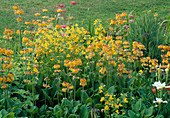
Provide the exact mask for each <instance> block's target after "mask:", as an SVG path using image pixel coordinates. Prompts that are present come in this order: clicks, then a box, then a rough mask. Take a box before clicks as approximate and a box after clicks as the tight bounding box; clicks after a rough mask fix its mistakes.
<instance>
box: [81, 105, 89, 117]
mask: <svg viewBox="0 0 170 118" xmlns="http://www.w3.org/2000/svg"><path fill="white" fill-rule="evenodd" d="M88 116H89V112H88V109H87V106H86V105H82V106H81V107H80V118H88Z"/></svg>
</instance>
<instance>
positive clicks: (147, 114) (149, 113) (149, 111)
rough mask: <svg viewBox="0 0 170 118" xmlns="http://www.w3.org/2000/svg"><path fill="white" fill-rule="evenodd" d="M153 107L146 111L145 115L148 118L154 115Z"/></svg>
mask: <svg viewBox="0 0 170 118" xmlns="http://www.w3.org/2000/svg"><path fill="white" fill-rule="evenodd" d="M153 109H154V108H153V106H151V107H150V108H148V109H146V110H145V115H146V116H151V115H152V114H153Z"/></svg>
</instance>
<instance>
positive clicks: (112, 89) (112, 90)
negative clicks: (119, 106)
mask: <svg viewBox="0 0 170 118" xmlns="http://www.w3.org/2000/svg"><path fill="white" fill-rule="evenodd" d="M107 92H108V93H109V94H111V95H114V93H115V92H116V89H115V87H114V86H111V87H110V88H109V89H108V90H107Z"/></svg>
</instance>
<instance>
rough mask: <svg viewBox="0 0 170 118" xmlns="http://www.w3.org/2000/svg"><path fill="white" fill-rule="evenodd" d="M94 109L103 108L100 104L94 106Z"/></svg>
mask: <svg viewBox="0 0 170 118" xmlns="http://www.w3.org/2000/svg"><path fill="white" fill-rule="evenodd" d="M94 107H95V108H96V109H102V108H103V105H102V104H95V105H94Z"/></svg>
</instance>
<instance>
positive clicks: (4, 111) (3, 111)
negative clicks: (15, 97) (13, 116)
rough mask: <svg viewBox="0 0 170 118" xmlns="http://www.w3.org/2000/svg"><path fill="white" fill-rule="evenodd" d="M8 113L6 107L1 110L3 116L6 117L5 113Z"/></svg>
mask: <svg viewBox="0 0 170 118" xmlns="http://www.w3.org/2000/svg"><path fill="white" fill-rule="evenodd" d="M7 114H8V112H7V111H6V110H5V109H2V110H1V115H2V117H4V116H5V115H7Z"/></svg>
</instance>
